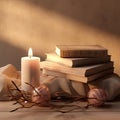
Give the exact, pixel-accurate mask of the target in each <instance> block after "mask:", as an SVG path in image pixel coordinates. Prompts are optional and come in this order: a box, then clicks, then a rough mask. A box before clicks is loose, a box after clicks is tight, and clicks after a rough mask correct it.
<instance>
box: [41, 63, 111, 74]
mask: <svg viewBox="0 0 120 120" xmlns="http://www.w3.org/2000/svg"><path fill="white" fill-rule="evenodd" d="M40 66H41V68H46V69H49V70H53V71H58V72H61V73H67V74H74V75H78V76H89V75H92V74H95V73H98V72H101V71H104V70H107V69H110V68H113V62H107V63H102V64H96V65H90V66H82V67H76V68H71V67H68V66H65V65H61V64H58V63H55V62H50V61H43V62H41V63H40Z"/></svg>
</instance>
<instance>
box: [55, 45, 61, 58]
mask: <svg viewBox="0 0 120 120" xmlns="http://www.w3.org/2000/svg"><path fill="white" fill-rule="evenodd" d="M55 52H56V53H57V54H58V55H59V56H60V49H59V48H57V47H56V51H55Z"/></svg>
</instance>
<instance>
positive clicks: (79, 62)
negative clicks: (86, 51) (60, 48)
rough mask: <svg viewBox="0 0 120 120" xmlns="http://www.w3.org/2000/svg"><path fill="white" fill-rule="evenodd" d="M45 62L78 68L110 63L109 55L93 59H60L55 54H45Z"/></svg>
mask: <svg viewBox="0 0 120 120" xmlns="http://www.w3.org/2000/svg"><path fill="white" fill-rule="evenodd" d="M46 56H47V57H46V60H47V61H52V62H56V63H59V64H62V65H66V66H70V67H80V66H86V65H94V64H98V63H105V62H109V61H110V55H106V56H101V57H94V58H62V57H60V56H58V55H57V54H56V53H46Z"/></svg>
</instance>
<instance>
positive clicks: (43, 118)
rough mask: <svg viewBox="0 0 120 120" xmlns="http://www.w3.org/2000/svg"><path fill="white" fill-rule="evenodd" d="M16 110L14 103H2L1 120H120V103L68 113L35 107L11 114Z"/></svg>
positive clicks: (110, 103) (0, 105) (0, 103)
mask: <svg viewBox="0 0 120 120" xmlns="http://www.w3.org/2000/svg"><path fill="white" fill-rule="evenodd" d="M15 108H16V106H14V105H13V101H9V102H8V101H6V102H5V101H3V102H0V120H107V119H108V120H120V102H108V103H106V105H105V107H104V108H93V107H90V108H89V109H87V110H81V109H79V110H76V111H72V112H68V113H61V112H55V111H54V110H50V109H49V108H45V107H44V108H43V107H35V106H34V107H32V108H24V109H19V110H17V111H15V112H9V111H10V110H12V109H15Z"/></svg>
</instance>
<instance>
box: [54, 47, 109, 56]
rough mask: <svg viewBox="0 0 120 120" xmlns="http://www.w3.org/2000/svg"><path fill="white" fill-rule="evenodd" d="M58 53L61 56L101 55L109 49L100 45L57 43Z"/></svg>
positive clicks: (105, 53)
mask: <svg viewBox="0 0 120 120" xmlns="http://www.w3.org/2000/svg"><path fill="white" fill-rule="evenodd" d="M56 53H57V54H58V55H59V56H60V57H63V58H64V57H66V58H70V57H75V58H76V57H100V56H105V55H107V54H108V50H107V49H106V48H104V47H102V46H100V45H56Z"/></svg>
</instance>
